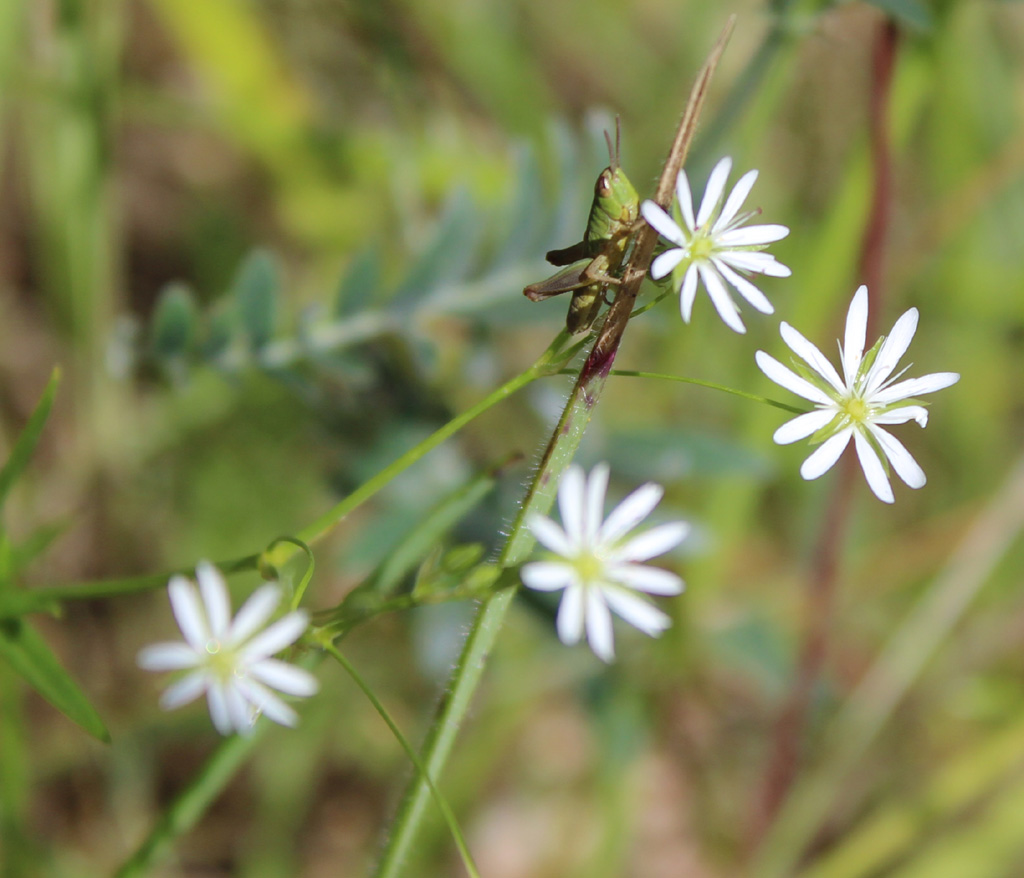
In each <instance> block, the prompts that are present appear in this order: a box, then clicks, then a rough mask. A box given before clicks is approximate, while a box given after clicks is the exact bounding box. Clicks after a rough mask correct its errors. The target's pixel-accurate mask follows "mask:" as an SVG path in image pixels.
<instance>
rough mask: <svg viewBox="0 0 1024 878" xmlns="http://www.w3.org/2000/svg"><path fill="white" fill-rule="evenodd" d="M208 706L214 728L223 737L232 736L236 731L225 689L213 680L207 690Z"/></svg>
mask: <svg viewBox="0 0 1024 878" xmlns="http://www.w3.org/2000/svg"><path fill="white" fill-rule="evenodd" d="M206 706H207V708H208V709H209V711H210V719H211V720H212V721H213V727H214V728H215V729H216V730H217V731H218V732H220V733H221V734H222V735H230V734H231V732H232V731H234V726H233V725H232V723H231V715H230V714H229V712H228V703H227V697H226V695H225V693H224V687H223V686H222V685H221V684H220V683H218V682H216V681H214V680H211V681H210V685H209V686H207V688H206Z"/></svg>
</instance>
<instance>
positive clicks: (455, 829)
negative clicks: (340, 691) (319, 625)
mask: <svg viewBox="0 0 1024 878" xmlns="http://www.w3.org/2000/svg"><path fill="white" fill-rule="evenodd" d="M323 648H324V649H325V650H326V651H327V652H328V653H329V654H330V655H331V656H332V657H333V658H334V659H335V661H337V662H338V664H340V665H341V666H342V667H343V668H344V669H345V670H346V671H347V672H348V675H349V676H350V677H351V678H352V679H353V680H355V683H356V685H357V686H358V687H359V688H360V689H361V690H362V691H363V695H365V696H366V697H367V699H368V700H369V702H370V704H372V705H373V707H374V709H375V710H376V711H377V713H378V714H380V718H381V719H382V720H384V722H385V723H387V727H388V728H389V729H391V734H393V735H394V736H395V740H397V741H398V743H399V744H401V745H402V749H403V750H405V752H406V755H408V757H409V758H410V759H411V760H412V763H413V765H415V766H416V771H417V773H418V775H419V776H420V777H422V778H423V781H424V782H425V783H426V784H427V786H428V787H429V788H430V793H431V795H432V796H433V797H434V801H435V802H436V803H437V807H438V809H439V810H440V811H441V814H442V816H443V817H444V820H445V823H447V824H448V829H449V831H450V832H451V834H452V838H453V839H454V840H455V846H456V847H457V848H458V849H459V855H460V856H461V857H462V863H463V865H464V866H465V867H466V872H468V873H469V876H470V878H480V873H479V872H478V871H477V868H476V863H474V862H473V857H472V855H471V854H470V852H469V846H468V845H467V844H466V838H465V836H464V835H463V834H462V830H461V829H460V828H459V823H458V821H457V820H456V819H455V814H454V812H453V811H452V809H451V806H450V805H449V804H448V800H447V799H445V797H444V796H443V795H441V791H440V790H439V789H438V788H437V786H436V785H435V784H434V781H433V780H431V778H430V775H429V774H428V773H427V770H426V768H425V767H424V766H423V763H422V762H420V758H419V756H417V755H416V751H415V750H413V748H412V746H411V745H410V744H409V742H408V741H407V740H406V739H405V735H403V734H402V732H401V731H400V730H399V728H398V726H397V725H396V724H395V722H394V720H392V719H391V716H390V714H388V712H387V710H386V709H385V708H384V705H383V704H381V702H380V699H379V698H377V696H376V695H375V694H374V693H373V690H372V689H371V688H370V687H369V686H368V685H367V684H366V681H365V680H363V678H362V677H361V676H360V675H359V672H358V671H356V669H355V668H354V667H353V666H352V663H351V662H349V660H348V659H347V658H345V656H343V655H342V654H341V652H340V651H339V650H338V648H337V647H336V646H334V645H333V644H332V643H330V642H325V643H324V644H323Z"/></svg>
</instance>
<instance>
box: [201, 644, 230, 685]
mask: <svg viewBox="0 0 1024 878" xmlns="http://www.w3.org/2000/svg"><path fill="white" fill-rule="evenodd" d="M206 654H207V655H208V656H209V658H208V659H207V660H206V667H207V668H208V669H209V670H211V671H213V673H214V674H216V675H217V676H218V677H220V679H221V680H228V679H229V678H230V677H231V676H232V675H233V674H234V673H235V670H236V665H237V662H236V660H235V654H234V651H233V650H228V649H224V645H223V644H222V643H221V642H220V641H219V640H216V639H214V638H211V639H210V640H208V641H207V642H206Z"/></svg>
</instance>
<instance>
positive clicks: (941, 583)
mask: <svg viewBox="0 0 1024 878" xmlns="http://www.w3.org/2000/svg"><path fill="white" fill-rule="evenodd" d="M1022 530H1024V457H1021V458H1019V459H1018V460H1017V462H1016V464H1015V465H1014V467H1013V468H1012V469H1011V470H1010V472H1009V473H1008V474H1007V477H1006V481H1005V483H1004V485H1003V487H1002V489H1001V490H1000V491H999V492H998V493H997V494H996V495H995V497H994V498H993V499H992V501H991V502H990V503H989V504H988V506H987V507H986V508H985V509H984V510H982V512H981V513H980V514H979V516H978V517H977V519H976V520H975V522H974V525H973V526H972V527H971V529H970V530H969V531H968V533H967V534H966V535H965V536H964V538H963V539H962V541H961V542H960V544H959V546H957V548H956V550H955V551H954V552H953V555H952V557H951V558H950V560H949V562H948V563H947V564H946V567H945V568H944V570H943V571H942V573H941V574H940V575H939V576H938V578H937V579H936V580H935V582H934V584H933V585H932V586H931V588H929V589H928V590H927V591H926V592H925V593H924V595H923V596H922V597H921V599H920V601H919V602H918V603H917V605H916V606H915V607H914V609H913V610H911V612H910V614H909V616H908V617H907V619H906V620H905V621H904V622H903V623H902V625H901V626H900V627H899V628H898V629H897V630H896V632H895V633H894V634H893V636H892V638H891V639H890V641H889V643H888V644H887V646H886V647H885V649H884V650H883V652H882V654H881V655H880V656H879V657H878V658H877V659H876V660H875V662H874V664H873V665H872V666H871V667H870V668H869V669H868V671H867V673H866V674H865V675H864V677H863V678H862V680H861V682H860V683H859V684H858V685H857V688H856V689H855V690H854V692H853V694H852V695H850V697H849V698H848V699H847V701H846V703H845V704H844V705H843V708H842V710H841V711H840V713H839V715H838V716H837V717H836V719H835V720H834V721H833V723H832V725H831V728H830V729H829V730H828V732H827V738H826V752H825V754H824V756H823V757H822V759H821V761H820V762H819V767H818V768H817V769H816V770H815V771H814V772H812V773H811V774H809V775H808V776H807V777H806V778H805V779H804V780H802V781H800V782H799V783H798V784H797V786H796V787H795V788H794V790H793V792H792V793H791V794H790V796H789V798H788V799H787V801H786V803H785V805H784V806H783V809H782V811H781V812H780V814H779V818H778V820H777V821H776V823H775V825H774V826H773V827H772V829H771V831H770V833H769V835H768V836H767V838H766V839H765V841H764V843H763V845H762V848H761V851H760V853H759V855H758V858H757V860H756V862H755V865H756V868H755V869H754V870H753V871H752V872H751V874H752V875H756V876H758V878H781V876H788V875H792V874H793V868H794V866H795V865H796V863H797V862H798V861H799V860H800V858H801V855H802V854H803V852H804V851H805V850H806V848H807V845H808V844H809V843H810V841H811V840H812V839H813V838H814V836H815V834H816V833H817V831H818V829H819V828H820V827H821V825H822V823H823V822H824V821H825V820H826V819H827V818H828V815H829V814H830V813H831V810H832V808H833V805H834V803H835V802H836V801H837V800H838V799H840V798H841V797H842V795H843V794H844V792H845V791H846V781H847V778H848V777H849V775H850V773H851V772H852V771H853V770H854V768H855V767H856V766H857V765H858V764H859V763H860V761H861V759H862V758H863V756H864V754H865V753H866V752H867V750H868V748H869V747H870V746H871V745H872V743H873V742H874V741H875V739H876V738H877V737H878V735H879V733H880V731H881V730H882V728H883V727H884V726H885V725H886V723H887V722H888V721H889V720H890V719H891V718H892V716H893V713H894V711H895V709H896V706H897V705H898V704H899V703H900V702H901V701H902V700H903V698H904V697H905V696H906V694H907V691H908V690H909V689H910V687H911V686H912V685H913V684H914V682H915V681H916V680H917V679H918V677H919V675H920V674H921V672H922V670H923V669H924V666H925V663H926V662H927V661H928V659H929V658H930V657H931V656H932V655H933V654H934V652H935V650H936V649H938V647H939V646H940V644H941V643H942V641H943V640H944V639H945V638H946V637H948V636H949V634H950V632H951V630H952V629H953V626H954V625H955V624H956V622H957V621H958V620H959V619H960V618H961V617H962V616H963V614H964V613H965V612H966V610H967V608H968V606H969V605H970V603H971V601H972V600H974V598H975V597H977V594H978V592H979V591H980V590H981V588H982V586H984V585H985V583H986V582H987V581H988V580H989V577H990V576H991V574H992V571H993V569H994V568H995V567H996V565H997V564H998V563H999V562H1000V561H1002V560H1003V558H1004V557H1005V556H1006V553H1007V552H1008V551H1010V550H1011V549H1012V548H1013V547H1014V545H1015V543H1016V541H1018V540H1019V539H1020V534H1021V531H1022Z"/></svg>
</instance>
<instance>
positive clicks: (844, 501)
mask: <svg viewBox="0 0 1024 878" xmlns="http://www.w3.org/2000/svg"><path fill="white" fill-rule="evenodd" d="M898 38H899V32H898V30H897V28H896V25H895V23H894V22H893V21H891V20H889V19H887V20H885V21H884V22H882V24H881V25H880V27H879V29H878V35H877V38H876V41H875V47H874V56H873V64H872V88H871V96H870V103H869V118H868V124H869V128H870V148H871V159H872V163H873V166H874V171H875V173H874V185H873V190H872V199H871V209H870V212H869V214H868V219H867V226H866V228H865V230H864V239H863V244H862V249H861V258H860V276H861V278H862V279H863V281H864V283H866V284H867V285H868V296H869V301H870V305H869V325H868V338H872V337H874V334H875V332H876V331H877V330H876V324H877V321H878V317H879V313H880V311H881V305H882V299H883V296H882V292H883V279H884V270H885V265H884V263H885V242H886V240H887V238H888V231H889V219H890V213H891V205H892V188H891V186H892V165H891V157H890V145H889V126H888V113H889V98H890V94H891V91H892V75H893V67H894V64H895V59H896V48H897V43H898ZM856 481H857V462H856V458H855V457H854V455H853V454H852V453H850V452H847V454H846V455H845V457H844V458H843V459H842V460H841V461H840V463H839V481H838V484H837V485H836V488H835V491H834V492H833V493H832V496H831V497H830V499H829V502H828V507H827V509H826V510H825V516H824V519H823V521H822V527H821V531H820V533H819V535H818V540H817V543H816V545H815V550H814V554H813V556H812V563H811V571H810V576H809V580H808V587H807V600H806V604H805V609H804V616H805V617H804V636H803V641H802V643H801V646H800V652H799V656H798V659H797V671H796V676H795V678H794V680H793V686H792V689H791V690H790V692H789V695H788V696H787V698H786V701H785V703H784V705H783V708H782V711H781V713H780V715H779V718H778V720H777V722H776V725H775V731H774V734H773V737H772V744H771V754H770V757H769V763H768V770H767V772H766V774H765V779H764V784H763V787H762V791H761V796H760V799H759V801H758V802H757V803H756V808H757V811H756V813H755V815H754V818H753V821H752V826H751V838H750V841H751V847H754V846H756V844H757V843H758V842H759V841H760V840H761V838H762V837H763V835H764V833H765V831H766V830H767V828H768V827H769V826H770V825H771V824H772V821H773V820H774V819H775V817H776V815H777V814H778V811H779V808H780V806H781V805H782V802H783V801H784V799H785V797H786V794H787V793H788V792H789V790H790V787H791V786H792V785H793V781H794V780H795V778H796V776H797V773H798V771H799V769H800V763H801V758H802V756H803V750H804V743H805V741H804V739H805V737H806V732H807V726H808V715H809V713H810V708H811V702H812V700H813V695H814V689H815V686H816V684H817V682H818V680H819V679H820V678H821V674H822V670H823V668H824V666H825V661H826V659H827V656H828V645H829V643H828V640H829V633H830V630H831V622H832V613H833V607H834V604H835V593H836V584H837V582H838V571H839V559H840V556H841V554H842V548H843V544H844V542H845V538H846V532H847V526H848V523H849V516H850V501H851V497H852V495H853V486H854V484H855V482H856Z"/></svg>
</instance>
